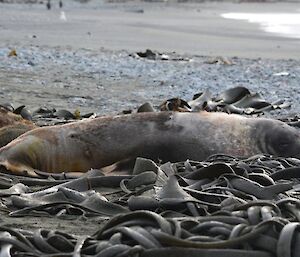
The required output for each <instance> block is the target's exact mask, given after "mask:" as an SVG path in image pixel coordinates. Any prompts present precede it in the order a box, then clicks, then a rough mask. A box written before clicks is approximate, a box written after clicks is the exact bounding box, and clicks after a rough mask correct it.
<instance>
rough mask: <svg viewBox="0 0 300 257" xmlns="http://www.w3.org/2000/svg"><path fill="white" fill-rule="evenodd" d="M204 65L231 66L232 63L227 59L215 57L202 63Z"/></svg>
mask: <svg viewBox="0 0 300 257" xmlns="http://www.w3.org/2000/svg"><path fill="white" fill-rule="evenodd" d="M204 63H206V64H223V65H233V64H234V63H233V62H232V61H231V60H229V59H228V58H227V57H223V56H217V57H214V58H211V59H208V60H206V61H204Z"/></svg>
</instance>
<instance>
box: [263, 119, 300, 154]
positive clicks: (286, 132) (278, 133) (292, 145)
mask: <svg viewBox="0 0 300 257" xmlns="http://www.w3.org/2000/svg"><path fill="white" fill-rule="evenodd" d="M269 125H271V126H268V129H267V131H266V132H265V140H264V141H265V147H264V148H265V150H266V151H265V152H266V153H268V154H271V155H275V156H281V157H295V158H300V130H298V129H296V128H294V127H291V126H289V125H287V124H285V123H283V122H280V121H272V124H269Z"/></svg>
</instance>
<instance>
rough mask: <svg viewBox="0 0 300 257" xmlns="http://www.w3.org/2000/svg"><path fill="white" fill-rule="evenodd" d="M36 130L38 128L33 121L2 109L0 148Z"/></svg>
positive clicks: (0, 117)
mask: <svg viewBox="0 0 300 257" xmlns="http://www.w3.org/2000/svg"><path fill="white" fill-rule="evenodd" d="M34 128H37V126H35V125H34V124H33V123H32V122H31V121H29V120H25V119H23V118H22V117H21V116H20V115H17V114H14V113H12V112H11V111H9V110H7V109H6V108H4V107H0V147H2V146H4V145H6V144H8V143H9V142H11V141H12V140H13V139H15V138H17V137H18V136H20V135H22V134H24V133H25V132H27V131H29V130H32V129H34Z"/></svg>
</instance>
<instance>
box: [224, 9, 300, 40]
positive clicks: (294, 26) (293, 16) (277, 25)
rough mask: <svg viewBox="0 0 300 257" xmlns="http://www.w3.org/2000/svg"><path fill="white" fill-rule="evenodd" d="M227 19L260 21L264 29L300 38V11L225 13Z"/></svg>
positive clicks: (279, 34) (276, 33)
mask: <svg viewBox="0 0 300 257" xmlns="http://www.w3.org/2000/svg"><path fill="white" fill-rule="evenodd" d="M221 16H222V17H223V18H225V19H234V20H246V21H248V22H250V23H258V24H259V25H260V27H261V29H262V30H264V31H266V32H269V33H273V34H275V35H278V36H282V37H289V38H297V39H300V11H298V12H295V13H238V12H236V13H233V12H232V13H223V14H222V15H221Z"/></svg>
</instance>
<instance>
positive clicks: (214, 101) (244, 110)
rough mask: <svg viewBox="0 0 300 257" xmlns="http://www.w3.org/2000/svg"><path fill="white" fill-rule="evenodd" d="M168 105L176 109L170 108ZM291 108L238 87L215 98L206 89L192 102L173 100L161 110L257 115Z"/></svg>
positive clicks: (284, 103) (283, 103) (288, 105)
mask: <svg viewBox="0 0 300 257" xmlns="http://www.w3.org/2000/svg"><path fill="white" fill-rule="evenodd" d="M176 99H177V100H176ZM176 101H177V103H176ZM182 103H185V104H184V105H185V108H177V107H176V106H178V105H179V106H180V104H182ZM167 104H168V105H169V106H170V107H174V108H168V107H167ZM290 106H291V105H290V104H289V103H286V102H284V101H282V100H278V101H275V102H273V103H270V102H268V101H266V100H265V99H263V98H262V96H261V95H260V94H259V93H251V92H250V91H249V90H248V89H247V88H245V87H242V86H238V87H234V88H229V89H227V90H225V91H224V92H222V93H220V94H219V95H218V96H213V95H212V93H211V92H210V91H209V90H208V89H206V90H205V91H203V92H200V93H197V94H195V95H194V97H193V100H191V101H185V100H182V99H179V98H171V99H168V100H167V101H165V102H163V103H162V104H161V105H160V106H159V108H160V110H161V111H166V110H172V111H181V112H182V111H186V112H199V111H203V110H204V111H208V112H226V113H235V114H245V115H253V114H255V115H257V114H263V113H264V112H266V111H271V110H276V109H284V108H289V107H290Z"/></svg>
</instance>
